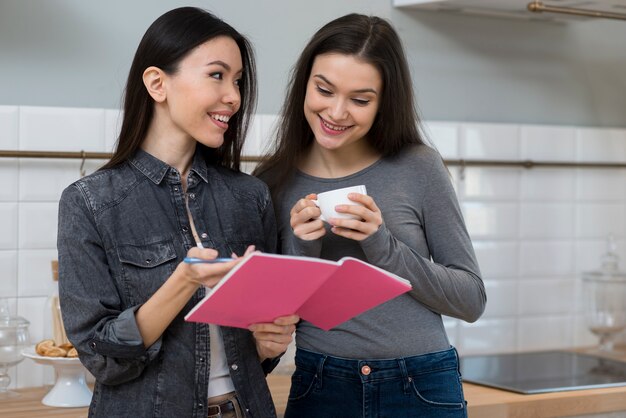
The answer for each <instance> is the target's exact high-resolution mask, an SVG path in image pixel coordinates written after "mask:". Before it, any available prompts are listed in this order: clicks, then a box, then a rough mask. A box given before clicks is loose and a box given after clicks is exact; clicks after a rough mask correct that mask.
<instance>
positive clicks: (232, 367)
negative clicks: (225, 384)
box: [230, 364, 239, 370]
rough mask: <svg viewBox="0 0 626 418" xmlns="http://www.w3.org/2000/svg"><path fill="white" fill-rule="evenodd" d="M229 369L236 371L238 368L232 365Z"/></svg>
mask: <svg viewBox="0 0 626 418" xmlns="http://www.w3.org/2000/svg"><path fill="white" fill-rule="evenodd" d="M230 368H231V369H233V370H237V369H238V368H239V366H237V365H236V364H233V365H232V366H230Z"/></svg>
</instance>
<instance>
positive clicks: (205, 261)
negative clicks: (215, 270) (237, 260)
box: [183, 257, 234, 264]
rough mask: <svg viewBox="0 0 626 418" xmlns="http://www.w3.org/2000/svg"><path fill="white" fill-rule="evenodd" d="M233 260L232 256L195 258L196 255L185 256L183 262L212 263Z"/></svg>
mask: <svg viewBox="0 0 626 418" xmlns="http://www.w3.org/2000/svg"><path fill="white" fill-rule="evenodd" d="M233 260H234V258H213V259H206V258H196V257H185V259H184V260H183V261H184V262H185V263H189V264H199V263H209V264H214V263H228V262H229V261H233Z"/></svg>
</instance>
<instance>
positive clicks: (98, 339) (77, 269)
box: [58, 150, 276, 418]
mask: <svg viewBox="0 0 626 418" xmlns="http://www.w3.org/2000/svg"><path fill="white" fill-rule="evenodd" d="M187 195H188V202H189V210H190V212H191V214H192V217H193V220H194V225H195V227H196V231H197V232H198V235H199V236H200V238H201V240H202V244H203V245H204V247H207V248H214V249H216V250H218V251H219V256H220V257H229V256H230V255H231V253H233V252H235V253H236V254H239V255H241V254H243V252H244V250H245V249H246V247H247V246H248V245H251V244H254V245H255V246H256V248H257V249H258V250H261V251H265V252H274V251H275V249H276V221H275V218H274V211H273V207H272V204H271V199H270V195H269V192H268V190H267V187H266V186H265V184H263V183H262V182H261V181H260V180H257V179H255V178H253V177H251V176H248V175H246V174H242V173H237V172H234V171H232V170H229V169H226V168H223V167H218V166H214V165H208V164H207V163H206V162H205V160H204V159H203V158H202V157H201V156H200V153H199V152H196V155H195V156H194V160H193V163H192V168H191V170H190V174H189V176H188V189H187ZM193 245H195V241H194V239H193V236H192V232H191V229H190V224H189V218H188V215H187V211H186V206H185V196H184V194H183V190H182V184H181V179H180V174H179V173H178V171H177V170H175V169H174V168H172V167H170V166H168V165H167V164H165V163H164V162H162V161H160V160H158V159H156V158H155V157H153V156H152V155H150V154H148V153H146V152H145V151H142V150H140V151H138V152H137V153H136V154H135V156H134V157H133V158H131V159H130V160H129V161H127V162H126V163H124V164H121V165H119V166H117V167H115V168H113V169H107V170H100V171H97V172H95V173H93V174H91V175H89V176H87V177H85V178H83V179H81V180H79V181H77V182H75V183H74V184H72V185H70V186H69V187H68V188H67V189H66V190H65V191H64V192H63V195H62V197H61V201H60V203H59V233H58V250H59V276H60V280H59V293H60V299H61V308H62V312H63V322H64V325H65V328H66V331H67V334H68V337H69V339H70V341H71V342H72V343H73V344H74V345H75V346H76V348H77V350H78V352H79V355H80V360H81V362H82V363H83V364H84V365H85V366H86V367H87V369H88V370H89V371H90V372H91V373H92V374H93V375H94V376H95V378H96V384H95V388H94V394H93V398H92V402H91V406H90V410H89V415H90V416H92V417H107V418H111V417H125V416H133V417H167V418H173V417H177V418H178V417H198V418H199V417H203V418H204V417H206V416H207V390H208V382H209V372H210V364H209V359H210V353H209V347H210V343H209V327H208V325H207V324H200V323H191V322H185V321H184V316H185V314H186V313H187V312H189V310H190V309H191V308H192V307H193V306H194V305H195V304H196V303H197V302H198V301H199V300H200V299H201V298H202V297H203V296H204V289H203V288H201V289H199V290H198V291H197V292H196V294H195V295H194V296H193V297H192V298H191V300H190V301H189V302H188V303H187V305H186V306H185V308H184V309H183V310H182V311H181V312H180V314H179V315H178V316H177V317H176V318H175V319H174V320H173V321H172V323H171V324H170V325H169V327H168V328H167V329H166V330H165V332H164V333H163V335H162V336H161V338H160V339H159V340H158V341H157V342H156V343H154V344H153V345H152V346H151V347H149V348H147V349H146V348H145V347H144V345H143V342H142V339H141V335H140V333H139V330H138V327H137V323H136V321H135V315H134V313H135V311H136V310H137V309H138V308H139V307H140V306H141V305H142V304H143V303H144V302H145V301H147V300H148V299H149V298H150V297H151V296H152V295H153V294H154V292H155V291H156V290H157V289H158V288H159V287H160V286H161V285H162V284H163V283H164V282H165V281H166V279H167V278H168V277H169V276H170V275H171V274H172V273H173V271H174V269H175V268H176V266H177V264H178V263H180V262H181V261H182V259H183V257H184V256H185V254H186V253H187V250H188V249H189V248H191V247H192V246H193ZM221 330H222V335H223V339H224V349H225V352H226V357H227V361H228V365H229V367H230V375H231V378H232V381H233V384H234V386H235V389H236V391H237V393H238V394H239V397H240V400H241V403H242V409H243V410H244V412H245V414H246V417H254V418H256V417H262V418H265V417H275V416H276V412H275V409H274V404H273V402H272V398H271V395H270V393H269V390H268V387H267V383H266V381H265V374H266V373H267V372H269V369H270V368H271V367H272V366H273V365H275V364H269V365H268V364H265V363H264V364H263V365H262V364H261V363H260V362H259V360H258V355H257V352H256V348H255V343H254V338H253V337H252V334H251V333H250V332H249V331H248V330H244V329H237V328H229V327H222V328H221ZM270 363H272V362H270ZM274 363H275V362H274ZM264 366H268V367H264Z"/></svg>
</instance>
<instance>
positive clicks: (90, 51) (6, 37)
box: [0, 0, 626, 127]
mask: <svg viewBox="0 0 626 418" xmlns="http://www.w3.org/2000/svg"><path fill="white" fill-rule="evenodd" d="M520 1H523V0H520ZM391 3H392V2H391V0H341V1H336V0H316V1H292V0H263V1H259V0H231V1H217V0H159V1H154V0H133V1H127V0H107V1H106V2H102V1H85V0H45V1H42V0H0V59H1V60H2V65H0V105H30V106H64V107H91V108H118V107H119V100H120V97H121V91H122V88H123V87H124V84H125V82H126V75H127V73H128V69H129V67H130V63H131V60H132V56H133V54H134V51H135V49H136V47H137V44H138V43H139V40H140V38H141V36H142V35H143V33H144V31H145V30H146V29H147V27H148V26H149V24H150V23H151V22H152V21H153V20H154V19H155V18H157V17H158V16H159V15H161V14H162V13H163V12H165V11H167V10H169V9H172V8H175V7H179V6H185V5H195V6H200V7H203V8H207V9H209V10H211V11H213V12H214V13H216V14H217V15H219V16H220V17H222V18H224V19H225V20H226V21H227V22H229V23H230V24H232V25H233V26H234V27H235V28H237V29H238V30H240V31H241V32H243V33H245V34H246V35H248V36H249V37H250V39H251V41H252V42H253V44H254V46H255V48H256V52H257V58H258V72H259V87H260V90H259V93H260V94H259V112H260V113H265V114H275V113H278V112H279V109H280V105H281V103H282V99H283V95H284V90H285V84H286V80H287V78H288V74H289V70H290V68H291V66H292V65H293V63H294V61H295V60H296V57H297V56H298V54H299V53H300V51H301V49H302V48H303V46H304V44H305V43H306V41H307V40H308V39H309V37H310V36H312V34H313V33H314V32H315V31H316V30H317V29H318V28H319V27H320V26H321V25H323V24H324V23H326V22H328V21H330V20H331V19H334V18H336V17H339V16H341V15H344V14H346V13H350V12H358V13H364V14H374V15H379V16H381V17H384V18H388V19H390V20H391V21H392V22H393V24H394V25H395V26H396V28H397V29H398V32H399V34H400V36H401V38H402V40H403V42H404V44H405V47H406V51H407V54H408V56H409V60H410V65H411V71H412V73H413V82H414V86H413V87H414V90H415V92H416V94H417V98H418V101H419V104H420V107H421V110H422V112H423V115H424V118H425V119H427V120H456V121H474V122H501V123H541V124H553V125H575V126H605V127H611V126H621V127H626V112H624V109H626V71H624V68H626V53H624V45H623V39H626V25H625V24H624V23H623V22H619V21H611V20H607V19H604V20H602V19H596V20H594V19H587V20H584V21H582V22H572V23H569V24H555V23H548V22H531V21H518V20H509V19H495V18H485V17H476V16H461V15H454V14H444V13H432V12H420V11H415V10H403V9H395V8H393V7H392V5H391ZM529 14H530V12H529Z"/></svg>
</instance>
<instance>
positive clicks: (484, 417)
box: [0, 352, 626, 418]
mask: <svg viewBox="0 0 626 418" xmlns="http://www.w3.org/2000/svg"><path fill="white" fill-rule="evenodd" d="M610 357H611V358H615V359H621V360H626V352H625V353H623V354H622V355H612V356H610ZM268 382H269V385H270V389H271V391H272V396H273V397H274V402H275V404H276V409H277V410H278V412H279V414H282V412H283V411H284V409H285V405H286V403H287V396H288V393H289V385H290V377H289V375H285V374H272V375H270V376H268ZM48 389H49V387H37V388H27V389H19V390H17V391H16V392H19V393H20V395H21V396H20V397H18V398H10V399H3V400H0V416H1V417H7V418H37V417H65V418H79V417H80V418H84V417H86V416H87V408H52V407H48V406H45V405H42V404H41V399H42V398H43V396H44V395H45V394H46V392H47V390H48ZM463 390H464V392H465V399H466V400H467V403H468V414H469V418H549V417H550V418H552V417H569V416H574V415H592V414H594V415H598V416H601V414H609V413H612V412H617V411H626V386H621V387H614V388H602V389H588V390H575V391H566V392H554V393H543V394H536V395H522V394H518V393H514V392H508V391H504V390H499V389H493V388H488V387H484V386H480V385H474V384H470V383H464V384H463ZM625 416H626V412H625Z"/></svg>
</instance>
